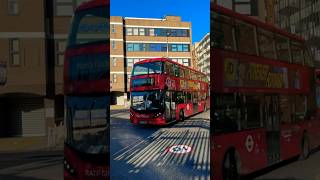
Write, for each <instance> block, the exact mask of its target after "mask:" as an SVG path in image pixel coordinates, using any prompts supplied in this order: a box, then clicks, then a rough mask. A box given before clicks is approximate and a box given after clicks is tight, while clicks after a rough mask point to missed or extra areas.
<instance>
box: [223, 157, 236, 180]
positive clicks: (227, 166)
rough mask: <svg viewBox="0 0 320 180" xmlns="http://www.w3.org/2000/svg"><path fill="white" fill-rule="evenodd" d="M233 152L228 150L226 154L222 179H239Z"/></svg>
mask: <svg viewBox="0 0 320 180" xmlns="http://www.w3.org/2000/svg"><path fill="white" fill-rule="evenodd" d="M237 164H238V163H237V159H236V157H235V153H233V152H229V153H227V154H226V156H225V159H224V162H223V172H222V173H223V180H239V179H240V176H239V172H238V165H237Z"/></svg>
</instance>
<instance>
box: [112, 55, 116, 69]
mask: <svg viewBox="0 0 320 180" xmlns="http://www.w3.org/2000/svg"><path fill="white" fill-rule="evenodd" d="M112 66H113V67H115V66H117V58H115V57H113V58H112Z"/></svg>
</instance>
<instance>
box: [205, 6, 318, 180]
mask: <svg viewBox="0 0 320 180" xmlns="http://www.w3.org/2000/svg"><path fill="white" fill-rule="evenodd" d="M212 5H213V4H212ZM211 40H212V42H213V43H212V46H211V55H212V56H211V72H212V73H211V74H212V77H211V78H210V79H211V80H212V81H213V83H212V84H213V85H212V86H211V88H212V92H213V93H212V94H213V98H212V102H214V104H213V106H214V109H213V112H212V124H211V126H210V127H211V132H212V133H213V134H212V138H211V140H212V143H211V147H212V150H211V163H212V166H211V167H213V171H212V173H211V175H212V178H213V179H224V180H227V179H231V180H233V179H238V178H239V177H240V176H243V175H248V174H250V173H253V172H256V171H258V170H261V169H263V168H265V167H267V166H270V165H273V164H275V163H278V162H280V161H283V160H286V159H289V158H292V157H295V156H298V155H300V157H301V158H302V159H303V158H307V157H308V155H309V152H310V150H311V149H314V148H316V147H317V146H319V143H320V141H319V138H320V119H319V110H318V109H319V108H317V104H316V91H315V90H316V87H315V85H316V82H315V78H314V77H315V70H314V68H313V59H312V58H311V56H310V51H309V50H308V49H307V48H306V46H305V42H304V40H303V39H302V38H300V37H297V36H295V35H292V34H288V33H286V32H284V31H282V30H279V29H276V28H274V27H273V26H271V25H268V24H265V23H263V22H260V21H258V20H255V19H253V18H250V17H247V16H244V15H241V14H238V13H235V12H233V11H230V10H228V9H225V8H223V7H220V6H218V5H213V6H212V7H211ZM318 98H319V96H317V99H318ZM318 103H319V102H318Z"/></svg>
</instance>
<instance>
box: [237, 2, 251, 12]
mask: <svg viewBox="0 0 320 180" xmlns="http://www.w3.org/2000/svg"><path fill="white" fill-rule="evenodd" d="M234 7H235V11H236V12H237V13H240V14H245V15H251V5H250V3H248V4H247V3H246V4H235V5H234Z"/></svg>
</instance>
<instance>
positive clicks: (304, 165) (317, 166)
mask: <svg viewBox="0 0 320 180" xmlns="http://www.w3.org/2000/svg"><path fill="white" fill-rule="evenodd" d="M272 168H273V170H272V171H270V170H269V172H268V173H266V174H264V175H262V176H259V177H257V178H255V180H320V151H315V152H314V153H313V154H311V155H310V157H309V158H308V159H306V160H297V159H293V160H290V161H288V162H285V163H282V164H280V165H277V166H275V167H272Z"/></svg>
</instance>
